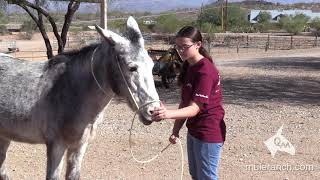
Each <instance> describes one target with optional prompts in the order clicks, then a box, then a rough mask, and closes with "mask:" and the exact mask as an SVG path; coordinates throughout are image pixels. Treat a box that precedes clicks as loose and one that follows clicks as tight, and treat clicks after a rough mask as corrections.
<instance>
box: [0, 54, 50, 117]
mask: <svg viewBox="0 0 320 180" xmlns="http://www.w3.org/2000/svg"><path fill="white" fill-rule="evenodd" d="M45 63H46V62H45V61H39V62H32V61H25V60H19V59H14V58H11V57H4V56H0V97H1V98H0V119H3V118H5V117H6V116H7V118H8V116H9V115H10V114H11V115H12V113H13V114H16V115H17V114H20V115H19V116H24V115H26V114H28V113H29V111H30V108H32V106H33V105H34V104H35V102H36V101H37V97H38V96H39V92H38V91H39V90H38V85H39V82H40V79H41V76H42V74H43V69H44V66H45Z"/></svg>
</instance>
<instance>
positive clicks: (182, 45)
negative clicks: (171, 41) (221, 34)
mask: <svg viewBox="0 0 320 180" xmlns="http://www.w3.org/2000/svg"><path fill="white" fill-rule="evenodd" d="M200 46H201V42H200V41H199V42H196V43H194V42H192V39H190V38H185V37H178V38H176V44H175V49H176V50H177V51H178V53H179V55H180V57H181V58H182V60H183V61H184V60H188V59H192V58H194V57H195V56H197V55H198V54H199V48H200Z"/></svg>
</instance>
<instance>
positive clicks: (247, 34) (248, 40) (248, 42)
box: [247, 34, 249, 48]
mask: <svg viewBox="0 0 320 180" xmlns="http://www.w3.org/2000/svg"><path fill="white" fill-rule="evenodd" d="M247 48H249V35H248V34H247Z"/></svg>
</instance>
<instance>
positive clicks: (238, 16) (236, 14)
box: [227, 5, 250, 32]
mask: <svg viewBox="0 0 320 180" xmlns="http://www.w3.org/2000/svg"><path fill="white" fill-rule="evenodd" d="M227 30H229V31H232V32H248V31H249V30H250V23H249V21H248V20H247V11H246V10H244V9H242V8H241V7H240V6H234V5H232V6H229V7H228V21H227Z"/></svg>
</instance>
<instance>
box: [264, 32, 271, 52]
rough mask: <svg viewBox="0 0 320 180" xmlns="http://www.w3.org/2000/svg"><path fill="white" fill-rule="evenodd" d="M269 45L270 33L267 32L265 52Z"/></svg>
mask: <svg viewBox="0 0 320 180" xmlns="http://www.w3.org/2000/svg"><path fill="white" fill-rule="evenodd" d="M269 45H270V34H268V39H267V43H266V48H265V52H267V51H268V49H269Z"/></svg>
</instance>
